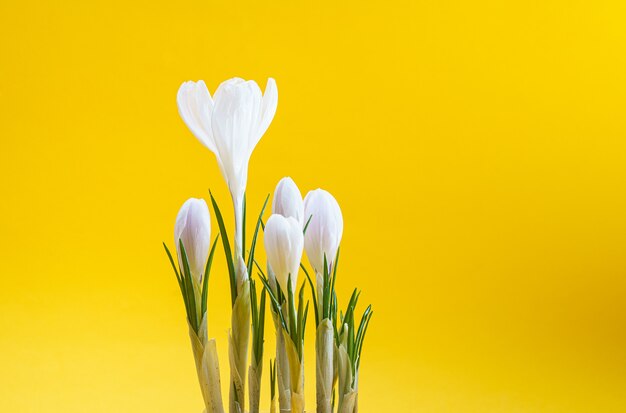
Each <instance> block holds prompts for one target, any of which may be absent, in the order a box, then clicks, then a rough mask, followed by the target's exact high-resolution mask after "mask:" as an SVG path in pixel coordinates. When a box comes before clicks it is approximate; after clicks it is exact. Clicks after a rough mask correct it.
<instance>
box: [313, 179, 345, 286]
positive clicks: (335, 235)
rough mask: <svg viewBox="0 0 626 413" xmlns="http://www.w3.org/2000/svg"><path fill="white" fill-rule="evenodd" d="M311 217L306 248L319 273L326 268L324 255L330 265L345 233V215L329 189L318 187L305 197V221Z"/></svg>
mask: <svg viewBox="0 0 626 413" xmlns="http://www.w3.org/2000/svg"><path fill="white" fill-rule="evenodd" d="M309 218H310V219H311V221H310V223H309V226H308V227H307V230H306V234H305V236H304V249H305V250H306V255H307V257H308V258H309V262H310V263H311V265H312V266H313V268H314V269H315V272H316V273H318V274H321V273H323V270H324V255H326V261H327V263H328V265H329V267H330V266H332V262H333V260H334V259H335V256H336V255H337V249H338V248H339V243H340V242H341V236H342V235H343V216H342V215H341V208H339V204H338V203H337V200H335V198H334V197H333V196H332V195H331V194H330V193H329V192H327V191H325V190H323V189H316V190H314V191H310V192H309V193H308V194H307V195H306V197H305V198H304V222H307V220H309Z"/></svg>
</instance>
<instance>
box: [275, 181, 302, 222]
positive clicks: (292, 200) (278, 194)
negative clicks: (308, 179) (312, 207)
mask: <svg viewBox="0 0 626 413" xmlns="http://www.w3.org/2000/svg"><path fill="white" fill-rule="evenodd" d="M272 213H273V214H279V215H282V216H284V217H293V218H295V219H296V221H298V222H299V223H300V225H301V226H302V225H304V202H303V201H302V194H301V193H300V189H298V186H297V185H296V183H295V182H294V181H293V179H291V178H290V177H288V176H286V177H284V178H283V179H281V180H280V181H279V182H278V185H276V189H275V190H274V199H273V200H272Z"/></svg>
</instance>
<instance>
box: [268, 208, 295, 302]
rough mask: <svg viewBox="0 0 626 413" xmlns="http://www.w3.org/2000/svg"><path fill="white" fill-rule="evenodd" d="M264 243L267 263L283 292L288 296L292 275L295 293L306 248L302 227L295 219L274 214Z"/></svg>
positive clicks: (269, 222) (292, 287) (292, 285)
mask: <svg viewBox="0 0 626 413" xmlns="http://www.w3.org/2000/svg"><path fill="white" fill-rule="evenodd" d="M264 241H265V252H266V254H267V261H268V262H269V265H270V267H271V269H272V271H273V272H274V275H275V276H276V280H277V281H278V284H279V285H280V288H281V290H282V291H283V293H284V294H285V295H286V294H287V280H288V279H289V276H290V275H291V289H292V291H295V290H296V285H297V281H298V269H299V268H300V260H301V259H302V249H303V247H304V236H303V235H302V225H300V223H299V222H298V221H297V220H296V219H295V218H293V217H284V216H282V215H278V214H272V216H270V218H269V219H268V220H267V223H266V224H265V239H264Z"/></svg>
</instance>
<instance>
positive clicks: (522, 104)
mask: <svg viewBox="0 0 626 413" xmlns="http://www.w3.org/2000/svg"><path fill="white" fill-rule="evenodd" d="M625 42H626V6H624V2H621V1H614V2H610V1H594V2H583V1H512V2H511V1H468V2H458V1H451V2H436V1H407V2H399V1H381V2H367V1H339V2H338V1H316V2H312V1H307V2H300V1H285V2H281V3H276V2H271V1H266V2H254V3H248V2H242V1H226V0H219V1H215V0H203V1H196V0H185V1H167V2H156V1H134V2H129V1H127V0H124V1H121V0H107V1H100V0H98V1H76V2H69V1H66V2H59V1H55V2H52V1H49V2H42V1H23V2H22V1H20V2H17V1H8V0H2V4H1V5H0V139H1V141H0V142H1V143H0V145H1V146H0V176H1V178H0V194H1V195H0V196H1V199H2V202H1V203H0V217H1V218H0V251H1V252H0V260H1V270H0V273H1V277H0V411H2V412H11V413H13V412H19V413H21V412H64V413H74V412H76V413H78V412H81V413H82V412H122V413H125V412H150V413H154V412H167V413H169V412H185V413H186V412H198V413H199V412H200V411H201V405H202V402H201V397H200V392H199V389H198V385H197V382H196V377H195V371H194V366H193V361H192V353H191V348H190V344H189V342H188V337H187V331H186V325H185V321H184V315H183V304H182V301H181V298H180V296H179V291H178V289H177V288H178V287H177V286H176V282H175V280H174V276H173V274H172V272H171V269H170V267H169V264H168V263H167V260H166V257H165V255H164V252H163V249H162V246H161V241H163V240H165V241H167V242H168V243H170V245H171V243H172V237H173V235H172V233H173V225H174V218H175V216H176V213H177V211H178V208H179V206H180V205H181V204H182V202H183V201H184V200H185V199H186V198H188V197H190V196H195V197H207V196H208V192H207V190H208V189H209V188H211V189H212V190H213V191H214V193H215V195H216V197H217V198H218V200H219V202H220V204H221V205H222V208H223V209H224V210H225V211H226V213H227V215H228V223H229V225H231V224H232V219H231V213H232V212H231V209H230V208H231V207H230V204H229V199H228V196H227V192H226V186H225V184H224V182H223V181H222V178H221V176H220V174H219V171H218V168H217V165H216V162H215V160H214V157H213V155H212V154H211V153H210V152H209V151H208V150H206V149H205V148H203V147H202V146H201V145H200V144H199V143H198V142H197V141H196V139H194V137H193V136H192V135H191V133H190V132H189V131H188V130H187V129H186V127H185V126H184V124H183V123H182V121H181V120H180V119H179V116H178V113H177V109H176V104H175V97H176V91H177V89H178V86H179V85H180V83H181V82H182V81H184V80H189V79H194V80H197V79H204V80H206V82H207V85H208V86H209V88H210V89H211V91H213V90H214V89H215V88H216V87H217V85H218V84H219V82H220V81H222V80H224V79H227V78H229V77H233V76H241V77H244V78H251V79H255V80H257V81H259V83H261V84H262V87H263V88H264V86H265V80H266V78H267V77H268V76H273V77H275V79H276V81H277V84H278V89H279V105H278V112H277V115H276V118H275V120H274V122H273V124H272V126H271V127H270V129H269V131H268V133H267V134H266V135H265V137H264V138H263V139H262V141H261V142H260V144H259V146H258V147H257V150H256V151H255V153H254V155H253V157H252V161H251V166H250V179H249V186H248V187H249V190H248V199H249V209H250V211H251V212H253V213H256V211H258V208H259V207H260V204H261V202H262V200H263V198H264V197H265V195H266V194H267V193H269V192H270V191H272V190H273V187H274V185H275V184H276V182H277V181H278V180H279V179H280V178H281V177H282V176H285V175H290V176H292V177H293V178H294V179H295V180H296V182H297V183H298V184H299V186H300V188H301V190H302V191H303V192H306V191H308V190H310V189H313V188H316V187H318V186H320V187H323V188H326V189H328V190H329V191H331V192H332V193H333V194H335V196H336V197H337V199H338V200H339V202H340V204H341V207H342V209H343V213H344V217H345V233H344V240H343V254H342V263H341V271H340V277H341V278H340V280H339V281H338V283H339V286H338V290H339V294H340V297H342V298H344V303H345V297H346V296H347V295H348V294H349V292H350V290H351V288H352V287H353V286H357V285H358V286H359V287H360V288H362V290H363V294H362V302H363V304H365V303H367V302H371V303H372V304H373V306H374V309H375V314H374V318H373V320H372V324H371V326H370V331H369V335H368V337H367V340H366V343H365V348H364V354H363V357H364V358H363V363H362V372H361V380H360V390H361V391H360V406H361V411H362V412H363V413H376V412H385V411H397V412H405V411H406V412H442V413H443V412H445V413H448V412H449V413H457V412H458V413H466V412H477V413H489V412H507V413H515V412H555V413H556V412H559V413H560V412H603V413H604V412H624V411H626V350H625V349H626V277H625V275H626V274H625V273H626V271H625V270H626V254H625V252H626V143H625V140H624V139H625V137H626V120H625V119H626V117H625V116H624V112H625V108H626V43H625ZM214 228H216V225H215V222H214ZM224 271H225V266H224V259H223V252H222V250H221V248H220V249H219V250H218V255H217V259H216V267H215V268H214V272H213V276H212V279H211V290H210V311H211V318H210V331H211V334H212V335H214V336H215V337H217V339H218V347H219V351H220V355H221V357H222V358H221V361H222V376H223V378H224V380H223V383H222V384H223V385H224V386H225V385H226V384H225V382H226V379H225V378H226V375H227V367H226V366H227V363H226V330H227V328H228V316H229V304H228V302H229V293H228V283H227V276H226V275H225V272H224ZM311 320H312V319H310V320H309V321H310V322H311ZM310 326H312V322H311V324H310ZM312 331H313V329H312V328H310V329H309V332H312ZM272 332H273V327H272V326H271V325H268V340H267V347H266V372H267V370H268V369H267V355H269V354H271V353H272V350H271V349H272V346H273V339H272ZM307 346H308V348H307V352H306V364H307V377H308V382H307V398H308V401H309V407H310V408H312V407H313V401H314V380H313V377H314V359H313V357H312V350H313V342H312V341H311V340H309V341H308V342H307ZM265 379H266V380H267V375H265ZM264 385H265V387H264V389H263V392H264V400H266V398H267V392H268V386H267V381H265V384H264Z"/></svg>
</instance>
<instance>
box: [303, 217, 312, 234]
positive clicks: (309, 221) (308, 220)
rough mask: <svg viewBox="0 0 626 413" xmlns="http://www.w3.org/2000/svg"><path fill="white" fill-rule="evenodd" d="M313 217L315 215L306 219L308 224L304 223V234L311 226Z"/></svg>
mask: <svg viewBox="0 0 626 413" xmlns="http://www.w3.org/2000/svg"><path fill="white" fill-rule="evenodd" d="M311 218H313V215H309V219H307V220H306V224H304V229H303V230H302V233H303V234H306V230H307V228H308V227H309V224H310V223H311Z"/></svg>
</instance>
